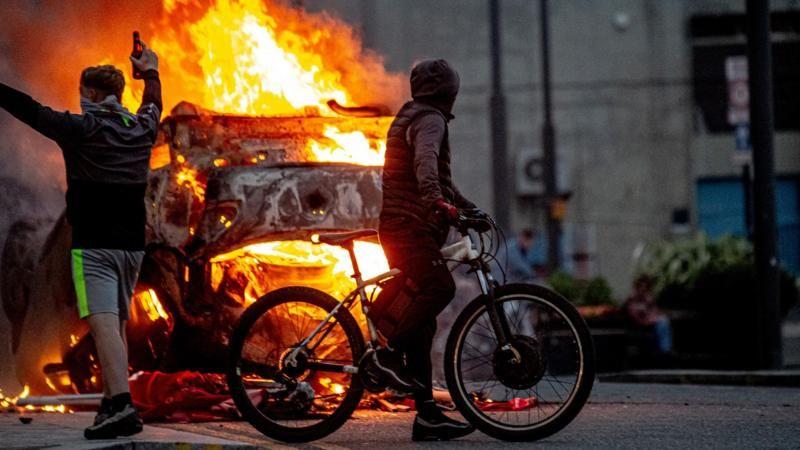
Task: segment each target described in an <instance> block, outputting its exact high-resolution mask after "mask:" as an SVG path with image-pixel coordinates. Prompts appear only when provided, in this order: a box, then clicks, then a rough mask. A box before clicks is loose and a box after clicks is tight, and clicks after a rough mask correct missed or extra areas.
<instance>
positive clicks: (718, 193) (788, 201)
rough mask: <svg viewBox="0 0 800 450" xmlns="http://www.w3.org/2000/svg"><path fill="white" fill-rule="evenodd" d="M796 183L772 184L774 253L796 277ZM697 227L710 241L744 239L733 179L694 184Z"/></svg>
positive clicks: (799, 243)
mask: <svg viewBox="0 0 800 450" xmlns="http://www.w3.org/2000/svg"><path fill="white" fill-rule="evenodd" d="M798 185H800V180H799V179H798V178H797V177H791V178H788V177H787V178H783V177H782V178H780V179H778V180H777V183H776V185H775V200H776V209H777V211H776V212H777V222H778V224H777V225H778V254H779V256H780V260H781V265H782V266H783V267H784V268H786V269H788V270H789V271H791V272H792V273H794V274H795V275H800V195H799V194H798ZM697 211H698V224H699V226H700V229H701V230H702V231H705V232H706V234H708V235H709V236H710V237H712V238H718V237H720V236H723V235H726V234H731V235H734V236H742V237H744V236H745V234H746V233H745V221H744V193H743V191H742V183H741V180H739V179H735V178H723V179H701V180H699V181H698V182H697Z"/></svg>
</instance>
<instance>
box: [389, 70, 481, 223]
mask: <svg viewBox="0 0 800 450" xmlns="http://www.w3.org/2000/svg"><path fill="white" fill-rule="evenodd" d="M458 88H459V77H458V73H456V71H455V70H453V69H452V68H451V67H450V65H449V64H447V62H446V61H444V60H442V59H438V60H428V61H423V62H421V63H419V64H417V65H416V66H415V67H414V69H413V70H412V72H411V94H412V96H413V98H414V100H413V101H410V102H408V103H406V104H405V105H403V107H402V108H401V109H400V111H399V112H398V113H397V117H396V118H395V120H394V122H392V126H391V127H390V128H389V133H388V139H387V149H386V162H385V163H384V171H383V208H382V210H381V227H382V229H386V228H387V226H388V227H391V226H392V225H391V224H392V223H394V222H397V220H396V219H398V218H405V219H410V220H413V221H414V222H416V223H417V224H421V225H425V226H427V227H428V228H431V229H433V230H435V231H436V233H437V234H441V233H442V232H443V231H444V230H443V228H442V224H441V223H436V221H435V220H433V218H432V215H431V213H432V212H433V208H434V205H435V203H436V202H437V201H438V200H444V201H446V202H448V203H452V204H454V205H455V206H457V207H459V208H474V207H475V205H474V204H473V203H472V202H470V201H469V200H467V199H466V198H464V196H463V195H461V193H460V192H459V191H458V189H457V188H456V187H455V185H454V184H453V180H452V174H451V171H450V143H449V139H448V129H447V122H448V121H449V120H451V119H452V118H453V115H452V113H451V110H452V107H453V103H454V102H455V98H456V95H457V94H458Z"/></svg>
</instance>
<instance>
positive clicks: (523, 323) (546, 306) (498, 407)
mask: <svg viewBox="0 0 800 450" xmlns="http://www.w3.org/2000/svg"><path fill="white" fill-rule="evenodd" d="M495 297H496V302H497V304H500V305H502V311H504V312H505V314H506V317H507V319H508V323H509V328H510V331H511V335H512V337H511V340H510V341H511V347H512V348H513V350H512V349H502V348H499V346H498V344H497V338H496V336H495V333H494V329H493V327H492V326H491V322H490V320H489V314H488V312H487V307H486V298H485V297H483V296H481V297H478V298H476V299H475V300H473V301H472V302H471V303H470V304H469V305H467V307H466V308H465V309H464V311H462V313H461V314H460V315H459V317H458V319H456V321H455V323H454V324H453V328H452V330H451V332H450V335H449V337H448V340H447V347H446V350H445V376H446V379H447V386H448V388H449V390H450V394H451V396H452V397H453V401H454V402H455V404H456V406H457V407H458V410H459V412H461V414H462V415H463V416H464V417H465V418H466V419H467V420H468V421H469V422H470V423H472V424H473V425H474V426H475V427H476V428H478V429H479V430H481V431H483V432H484V433H486V434H488V435H489V436H492V437H494V438H497V439H502V440H507V441H532V440H537V439H542V438H545V437H547V436H550V435H552V434H553V433H556V432H558V431H559V430H561V429H562V428H564V427H565V426H566V425H567V424H569V423H570V422H571V421H572V420H573V419H574V418H575V417H576V416H577V415H578V413H579V412H580V410H581V408H583V405H584V404H585V403H586V400H587V399H588V398H589V394H590V393H591V390H592V384H593V383H594V376H595V372H594V349H593V345H592V339H591V335H590V334H589V329H588V327H587V326H586V323H585V322H584V321H583V318H581V316H580V314H579V313H578V311H577V310H576V309H575V307H574V306H572V304H571V303H569V302H568V301H567V300H566V299H565V298H564V297H562V296H561V295H559V294H557V293H556V292H553V291H551V290H549V289H547V288H545V287H542V286H537V285H526V284H509V285H505V286H501V287H499V288H497V289H496V291H495Z"/></svg>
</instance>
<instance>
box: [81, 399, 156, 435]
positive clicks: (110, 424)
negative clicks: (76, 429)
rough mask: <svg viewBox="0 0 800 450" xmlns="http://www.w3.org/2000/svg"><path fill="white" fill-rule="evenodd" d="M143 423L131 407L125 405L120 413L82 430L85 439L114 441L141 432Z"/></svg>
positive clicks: (117, 412)
mask: <svg viewBox="0 0 800 450" xmlns="http://www.w3.org/2000/svg"><path fill="white" fill-rule="evenodd" d="M142 428H143V423H142V419H141V418H139V414H138V413H137V412H136V408H134V407H133V405H126V406H125V407H124V408H122V410H121V411H116V412H113V413H111V414H110V415H109V416H108V417H106V418H105V419H104V420H103V421H101V422H100V423H98V424H95V425H92V426H90V427H89V428H87V429H85V430H83V437H85V438H86V439H114V438H116V437H118V436H132V435H134V434H136V433H139V432H141V431H142Z"/></svg>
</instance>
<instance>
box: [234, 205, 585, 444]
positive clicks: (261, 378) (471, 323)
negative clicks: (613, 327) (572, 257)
mask: <svg viewBox="0 0 800 450" xmlns="http://www.w3.org/2000/svg"><path fill="white" fill-rule="evenodd" d="M456 228H457V229H458V231H459V232H460V234H461V239H460V240H458V241H457V242H456V243H454V244H452V245H449V246H446V247H445V248H443V249H442V254H443V255H444V257H445V259H446V260H447V263H448V267H449V268H450V269H451V270H454V269H455V268H456V267H457V266H459V265H464V266H466V267H467V268H468V271H467V272H468V273H471V274H474V275H475V276H476V277H477V280H478V284H479V285H480V289H481V295H479V296H478V297H476V298H475V299H473V300H472V301H470V302H469V303H468V304H467V306H466V307H465V308H464V309H463V310H462V311H461V313H460V314H459V315H458V317H457V319H456V320H455V322H454V324H453V326H452V328H451V329H450V332H449V336H448V339H447V344H446V349H445V352H444V372H445V378H446V382H447V386H448V390H449V391H450V395H451V397H452V400H453V403H454V404H455V406H456V408H457V410H458V411H459V412H460V413H461V414H462V415H463V416H464V418H465V419H466V420H468V421H469V422H470V423H471V424H473V425H474V426H475V427H476V428H477V429H479V430H481V431H483V432H484V433H486V434H488V435H490V436H492V437H495V438H497V439H502V440H509V441H529V440H536V439H542V438H544V437H547V436H550V435H552V434H553V433H556V432H557V431H559V430H561V429H562V428H564V427H565V426H566V425H567V424H569V423H570V422H571V421H572V420H573V419H574V418H575V417H576V416H577V415H578V413H579V412H580V410H581V408H582V407H583V405H584V404H585V403H586V400H587V399H588V397H589V394H590V392H591V389H592V384H593V382H594V375H595V373H594V350H593V345H592V340H591V336H590V334H589V330H588V328H587V326H586V323H585V322H584V321H583V319H582V318H581V316H580V315H579V313H578V311H577V310H576V309H575V308H574V307H573V306H572V304H571V303H570V302H569V301H567V299H565V298H564V297H562V296H561V295H559V294H558V293H556V292H554V291H552V290H550V289H548V288H546V287H543V286H539V285H534V284H501V283H499V282H498V281H497V280H495V279H494V278H493V277H492V273H491V264H490V263H491V261H493V260H496V259H497V258H496V255H497V249H498V248H499V243H500V242H501V241H502V238H498V237H497V236H498V234H500V231H499V229H498V227H497V226H496V224H495V223H494V221H493V220H492V219H491V218H490V217H488V216H487V215H485V214H483V213H476V212H469V211H461V212H459V217H458V220H457V224H456ZM376 234H377V232H376V231H374V230H359V231H354V232H347V233H328V234H320V235H319V236H318V238H317V239H316V240H315V242H316V243H324V244H328V245H333V246H341V247H343V248H344V249H346V250H347V251H348V253H349V255H350V260H351V263H352V266H353V279H354V280H355V282H356V288H355V289H354V290H353V291H352V292H350V293H349V294H347V295H346V296H345V297H344V299H342V300H341V301H339V300H337V299H336V298H334V297H332V296H331V295H329V294H327V293H325V292H323V291H321V290H318V289H312V288H309V287H300V286H297V287H286V288H281V289H277V290H274V291H272V292H269V293H268V294H266V295H264V296H263V297H261V298H260V299H259V300H258V301H256V302H255V303H253V304H252V305H251V306H250V307H249V308H248V309H247V310H246V311H245V312H244V313H243V315H242V316H241V317H240V319H239V321H238V322H237V324H236V326H235V328H234V331H233V333H232V335H231V339H230V342H229V349H230V351H229V360H228V373H227V381H228V385H229V388H230V391H231V395H232V397H233V400H234V402H235V404H236V407H237V408H238V410H239V411H240V413H241V414H242V416H243V417H244V419H246V420H247V421H248V422H249V423H250V424H251V425H253V426H254V427H255V428H256V429H258V430H259V431H260V432H262V433H263V434H265V435H266V436H268V437H270V438H273V439H276V440H279V441H285V442H308V441H313V440H316V439H320V438H322V437H325V436H327V435H328V434H330V433H332V432H334V431H336V430H337V429H338V428H339V427H341V426H342V425H343V424H344V423H345V422H346V421H347V419H348V418H349V417H350V416H351V414H352V413H353V411H354V410H355V409H356V408H357V407H358V405H359V402H360V401H361V399H362V396H363V395H364V390H365V389H368V390H369V391H372V392H380V391H382V390H384V389H385V388H386V386H387V385H388V383H386V382H385V380H381V379H376V378H375V377H372V376H367V372H369V371H368V370H365V368H364V367H361V365H363V363H364V361H362V359H364V360H366V359H367V358H362V356H363V355H364V353H365V351H367V350H368V349H376V348H378V346H379V345H380V344H379V343H380V339H379V334H378V332H377V331H376V329H375V326H374V325H373V323H372V321H371V320H370V319H369V317H368V315H367V313H368V312H369V308H370V305H371V303H372V302H373V301H374V299H375V293H376V292H377V291H378V289H375V287H376V286H377V287H380V286H383V285H385V284H386V283H387V282H388V280H391V279H392V278H394V277H397V276H399V275H400V274H401V272H400V271H399V270H398V269H392V270H390V271H388V272H386V273H383V274H381V275H378V276H375V277H373V278H370V279H367V280H364V279H363V277H362V274H361V271H360V269H359V265H358V260H357V259H356V255H355V250H354V241H355V240H357V239H365V238H373V237H374V236H375V235H376ZM473 236H474V238H473ZM495 242H497V244H495ZM357 303H358V304H360V308H357V307H356V304H357ZM356 317H359V321H357V320H356ZM359 323H361V324H362V325H363V326H364V329H362V328H361V327H360V326H359ZM365 335H366V336H367V339H365ZM362 375H363V376H362Z"/></svg>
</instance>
